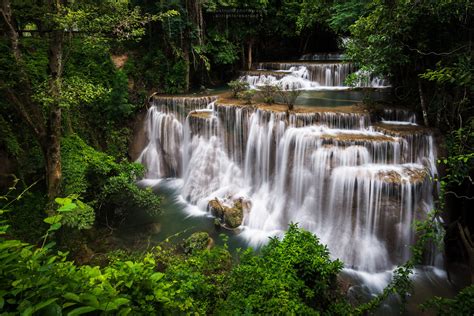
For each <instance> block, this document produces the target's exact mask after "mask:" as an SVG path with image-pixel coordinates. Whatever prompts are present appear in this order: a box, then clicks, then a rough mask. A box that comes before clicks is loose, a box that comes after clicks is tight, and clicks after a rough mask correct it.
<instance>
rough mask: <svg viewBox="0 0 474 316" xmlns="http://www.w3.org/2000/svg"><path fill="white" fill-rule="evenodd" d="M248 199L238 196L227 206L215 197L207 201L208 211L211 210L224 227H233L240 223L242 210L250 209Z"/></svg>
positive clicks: (242, 218)
mask: <svg viewBox="0 0 474 316" xmlns="http://www.w3.org/2000/svg"><path fill="white" fill-rule="evenodd" d="M249 203H250V202H249V201H245V200H244V199H243V198H239V199H237V200H234V201H233V202H232V205H231V206H227V205H225V204H224V203H222V202H221V201H219V199H217V198H215V199H213V200H210V201H209V204H208V211H209V212H211V214H212V215H214V216H215V217H216V218H217V219H218V220H219V221H220V224H221V225H222V226H224V227H226V228H231V229H235V228H237V227H239V226H240V225H242V222H243V220H244V210H248V209H250V205H249Z"/></svg>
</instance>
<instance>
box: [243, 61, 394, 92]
mask: <svg viewBox="0 0 474 316" xmlns="http://www.w3.org/2000/svg"><path fill="white" fill-rule="evenodd" d="M321 60H323V61H321ZM321 60H318V61H307V60H304V61H296V62H295V61H292V62H265V63H258V64H256V70H255V71H249V72H243V74H242V76H241V77H240V78H239V80H240V81H243V82H247V83H248V84H249V85H250V87H251V88H254V89H258V88H259V87H261V86H262V85H266V84H270V85H278V86H280V87H281V88H282V89H284V90H290V89H297V90H344V89H349V88H351V87H350V86H349V85H348V84H346V79H347V78H348V76H349V75H350V74H354V75H356V79H353V80H354V83H353V86H355V87H360V88H362V87H370V88H387V87H389V83H388V82H387V80H385V79H382V78H379V77H376V76H373V75H372V74H371V73H369V72H367V71H363V70H358V69H357V68H356V67H355V66H354V65H353V64H351V63H346V62H340V61H328V60H325V59H321Z"/></svg>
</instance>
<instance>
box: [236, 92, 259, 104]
mask: <svg viewBox="0 0 474 316" xmlns="http://www.w3.org/2000/svg"><path fill="white" fill-rule="evenodd" d="M237 96H238V98H239V99H243V100H245V103H246V104H252V99H253V97H254V96H255V90H245V91H242V92H239V93H238V94H237Z"/></svg>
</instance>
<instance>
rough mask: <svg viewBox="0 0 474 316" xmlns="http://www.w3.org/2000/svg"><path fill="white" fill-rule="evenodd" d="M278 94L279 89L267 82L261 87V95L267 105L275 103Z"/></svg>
mask: <svg viewBox="0 0 474 316" xmlns="http://www.w3.org/2000/svg"><path fill="white" fill-rule="evenodd" d="M277 93H278V87H277V86H275V85H273V84H271V83H269V82H266V83H265V84H263V85H261V86H259V94H260V96H261V97H262V99H263V102H265V103H267V104H273V103H275V97H276V96H277Z"/></svg>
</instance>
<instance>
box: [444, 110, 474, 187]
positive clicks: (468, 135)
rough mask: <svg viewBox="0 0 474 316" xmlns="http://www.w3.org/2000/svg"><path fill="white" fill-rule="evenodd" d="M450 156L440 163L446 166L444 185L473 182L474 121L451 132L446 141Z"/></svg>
mask: <svg viewBox="0 0 474 316" xmlns="http://www.w3.org/2000/svg"><path fill="white" fill-rule="evenodd" d="M446 147H447V150H448V154H447V156H446V157H445V158H443V159H440V160H439V161H438V163H441V164H443V165H445V166H446V175H445V176H444V177H443V179H441V184H442V185H450V186H460V185H462V183H463V182H464V181H465V180H468V181H471V182H472V179H470V175H471V174H472V171H473V170H474V119H471V120H470V121H468V122H467V124H466V126H465V127H462V128H459V129H457V130H455V131H453V132H451V133H450V134H449V135H448V137H447V139H446Z"/></svg>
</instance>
